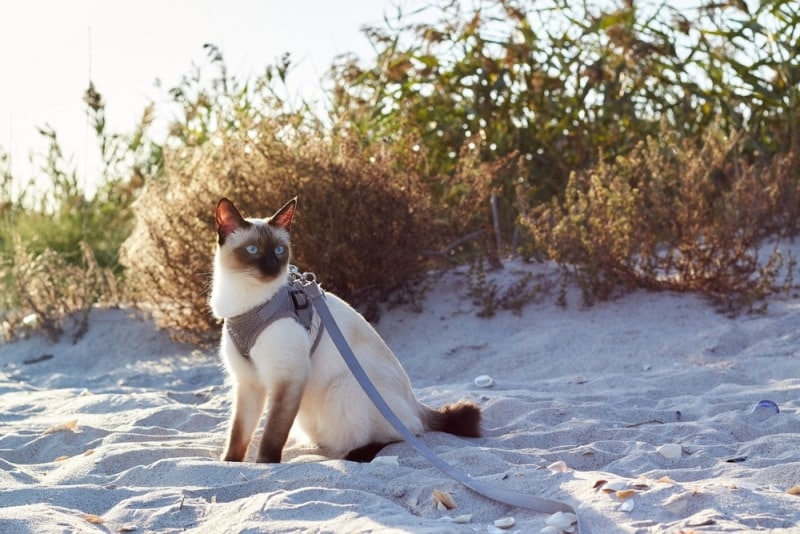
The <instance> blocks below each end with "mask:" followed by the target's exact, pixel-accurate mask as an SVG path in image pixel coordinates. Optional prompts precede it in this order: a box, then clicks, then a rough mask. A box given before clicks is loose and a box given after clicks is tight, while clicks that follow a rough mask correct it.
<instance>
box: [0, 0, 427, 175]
mask: <svg viewBox="0 0 800 534" xmlns="http://www.w3.org/2000/svg"><path fill="white" fill-rule="evenodd" d="M398 4H399V5H400V6H402V7H403V9H404V11H405V10H408V11H410V10H411V9H412V8H413V7H414V5H417V6H419V5H421V2H419V1H415V0H394V1H392V0H344V1H342V0H340V1H325V0H305V1H297V2H292V1H274V0H273V1H268V0H261V1H259V0H224V1H223V0H3V1H2V2H0V76H1V78H0V147H2V148H3V149H4V150H5V152H7V153H9V154H11V170H12V173H13V174H14V176H15V177H17V179H19V180H22V181H27V180H28V179H29V178H31V177H32V176H34V175H35V174H37V171H36V168H37V166H36V165H32V164H31V163H30V162H29V155H30V153H31V152H32V151H37V152H39V153H42V152H44V150H45V147H46V144H45V143H44V142H42V140H41V137H40V136H39V135H38V133H37V132H36V128H37V127H38V126H44V125H45V124H49V125H50V126H52V127H53V128H54V129H55V131H56V133H57V134H58V136H59V139H60V141H61V143H62V147H63V148H64V152H65V154H67V155H68V154H73V155H74V156H75V158H76V159H75V165H76V168H77V169H78V174H79V175H80V176H81V178H83V179H85V176H83V175H84V174H92V173H93V170H92V168H93V166H94V165H96V163H92V162H93V161H96V160H97V154H96V152H97V151H96V149H95V146H96V143H95V138H94V135H93V134H92V132H91V131H90V129H89V127H88V125H87V119H86V113H85V105H84V104H83V101H82V97H83V94H84V91H85V90H86V88H87V87H88V82H89V78H90V73H91V79H92V80H93V81H94V83H95V86H96V87H97V89H98V90H99V91H100V93H101V94H102V95H103V98H104V99H105V102H106V117H107V121H108V123H109V130H110V131H112V132H124V133H128V132H130V131H131V130H132V129H133V127H134V125H135V124H136V123H137V121H138V119H139V117H140V116H141V113H142V111H143V109H144V108H145V106H146V105H147V104H148V103H149V102H151V101H155V102H156V104H157V105H156V110H157V111H158V109H159V106H158V103H159V102H165V101H166V91H167V89H169V88H170V87H173V86H174V85H176V84H177V83H178V82H179V81H180V78H181V76H182V75H183V74H186V73H188V72H189V71H190V69H191V66H192V63H193V62H194V63H197V64H200V65H205V64H207V63H206V56H205V52H204V50H203V48H202V45H203V44H204V43H213V44H215V45H218V46H219V47H220V49H221V50H222V52H223V54H224V56H225V60H226V63H227V66H228V69H229V72H231V73H232V74H234V75H236V76H237V78H239V79H240V80H243V79H246V78H248V77H253V76H258V75H260V74H261V73H263V69H264V68H265V67H266V66H267V65H268V64H271V63H273V62H274V61H275V59H276V58H278V57H280V56H281V55H282V54H283V53H285V52H290V53H291V54H292V57H293V60H294V63H295V64H296V67H295V70H294V71H293V74H292V75H291V77H290V86H291V88H292V89H296V90H298V91H299V92H301V93H302V94H303V95H304V96H311V97H313V96H315V95H317V94H318V91H319V89H318V87H319V81H320V78H321V77H322V76H324V75H325V74H326V72H327V70H328V67H329V66H330V65H331V63H332V61H333V58H334V56H336V55H338V54H341V53H345V52H354V53H356V54H358V55H359V56H361V57H365V58H366V57H370V56H371V54H372V50H371V48H370V46H369V43H368V41H367V39H366V38H365V37H364V35H363V34H362V33H361V31H360V28H361V27H362V26H363V25H365V24H381V23H382V20H383V15H384V13H387V14H389V15H393V14H395V13H396V6H397V5H398ZM156 79H160V80H161V82H162V88H161V89H158V88H156V87H155V80H156ZM95 170H96V169H95Z"/></svg>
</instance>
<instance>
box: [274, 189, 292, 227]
mask: <svg viewBox="0 0 800 534" xmlns="http://www.w3.org/2000/svg"><path fill="white" fill-rule="evenodd" d="M296 207H297V197H294V198H293V199H292V200H290V201H289V202H287V203H286V204H284V205H283V207H282V208H281V209H279V210H278V211H276V212H275V215H273V216H272V217H270V218H269V224H271V225H272V226H277V227H278V228H283V229H285V230H289V229H290V227H291V226H292V219H293V218H294V210H295V208H296Z"/></svg>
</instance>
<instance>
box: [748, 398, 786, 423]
mask: <svg viewBox="0 0 800 534" xmlns="http://www.w3.org/2000/svg"><path fill="white" fill-rule="evenodd" d="M780 411H781V410H780V408H778V405H777V404H775V403H774V402H772V401H771V400H762V401H758V404H756V407H755V408H753V411H752V412H750V413H751V414H752V415H754V416H756V417H757V418H758V419H760V420H762V421H763V420H764V419H768V418H770V417H772V416H773V415H775V414H778V413H780Z"/></svg>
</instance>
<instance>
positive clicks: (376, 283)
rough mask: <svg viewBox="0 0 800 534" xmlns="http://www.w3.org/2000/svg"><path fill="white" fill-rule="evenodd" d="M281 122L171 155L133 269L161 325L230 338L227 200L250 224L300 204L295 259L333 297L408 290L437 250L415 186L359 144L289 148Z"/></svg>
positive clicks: (141, 223) (143, 209)
mask: <svg viewBox="0 0 800 534" xmlns="http://www.w3.org/2000/svg"><path fill="white" fill-rule="evenodd" d="M270 126H271V125H266V124H262V125H261V126H260V133H259V135H257V136H255V138H254V139H248V138H246V136H244V135H241V136H240V135H238V134H231V135H229V136H227V137H225V139H224V141H223V142H222V145H221V146H216V145H215V144H212V143H208V144H205V145H203V146H201V147H198V148H191V149H185V150H183V151H180V152H177V153H175V154H171V155H168V157H167V162H168V164H167V178H166V180H165V181H163V182H154V183H150V184H149V185H148V187H147V188H146V189H145V191H144V193H143V194H142V196H141V198H140V199H139V200H138V201H137V203H136V206H135V209H136V219H137V221H136V227H135V230H134V232H133V234H132V236H131V237H130V238H129V239H128V240H127V241H126V243H125V245H124V255H123V263H124V265H125V266H126V268H127V272H128V283H129V287H130V288H132V289H133V290H134V292H135V295H136V297H137V300H138V301H140V302H143V303H146V305H147V306H148V307H151V309H152V311H153V313H154V315H155V317H156V319H157V321H158V323H159V324H160V325H161V326H165V327H169V328H176V329H180V330H183V331H184V333H186V334H188V335H189V336H190V337H191V338H194V339H198V338H202V339H213V338H214V337H216V336H217V335H218V329H217V328H216V327H215V323H214V320H213V318H212V317H211V315H210V312H209V310H208V306H207V304H206V300H207V288H208V285H209V282H210V278H211V272H210V269H211V266H212V256H213V253H214V247H215V243H216V235H215V233H214V207H215V205H216V202H217V200H218V199H219V198H220V197H222V196H226V197H228V198H230V199H231V200H233V201H234V203H236V204H237V206H238V207H239V209H240V210H241V211H242V213H243V214H245V216H254V217H266V216H269V215H271V214H272V213H273V212H274V211H275V210H276V209H277V208H279V207H280V206H281V205H282V204H283V203H284V202H285V201H286V200H288V199H290V198H292V197H294V196H298V198H299V201H298V213H297V216H296V219H295V222H294V224H293V228H292V230H293V247H292V248H293V253H294V258H293V262H294V263H296V264H297V265H298V266H299V267H300V268H301V269H302V270H308V271H313V272H315V273H316V274H317V276H318V279H319V280H320V282H321V283H322V284H323V285H324V287H326V288H327V289H329V290H332V291H335V292H337V293H338V294H340V295H342V296H343V297H344V298H348V299H352V300H355V301H356V302H361V303H364V302H366V301H370V300H374V299H375V298H377V297H382V296H385V294H386V293H387V292H388V291H390V290H392V289H394V288H396V287H397V286H399V285H400V284H402V283H403V282H404V281H406V280H407V279H408V278H409V277H411V276H412V275H413V274H414V273H415V272H417V271H419V269H420V266H421V264H422V259H423V258H422V251H423V250H424V249H425V248H428V247H430V246H431V243H432V242H433V239H432V238H433V235H434V234H433V233H432V232H431V219H432V214H431V212H430V209H429V206H427V202H426V200H425V197H424V195H421V194H420V192H419V190H418V188H417V185H416V184H415V183H414V180H413V179H411V178H410V177H408V176H400V175H399V174H398V172H397V171H396V170H394V169H393V168H392V167H391V166H388V165H387V164H386V163H385V162H382V161H380V160H374V161H372V162H370V161H369V159H368V158H365V157H362V155H361V154H360V153H359V152H358V150H357V149H356V148H355V147H352V146H351V145H346V144H345V145H342V146H340V147H339V149H338V150H336V151H335V152H334V151H333V149H332V148H331V147H330V145H326V144H324V143H321V142H319V141H314V140H312V139H304V140H303V142H302V143H296V144H295V143H292V144H291V145H290V144H287V143H284V142H282V141H279V140H276V139H275V138H274V137H273V132H272V131H271V129H270Z"/></svg>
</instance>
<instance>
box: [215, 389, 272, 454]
mask: <svg viewBox="0 0 800 534" xmlns="http://www.w3.org/2000/svg"><path fill="white" fill-rule="evenodd" d="M266 397H267V392H266V390H265V389H264V386H262V385H261V384H258V383H253V382H250V383H247V382H244V383H243V382H239V383H237V384H236V386H235V391H234V403H233V416H232V417H231V424H230V430H229V432H228V441H227V443H226V444H225V450H224V452H223V453H222V459H223V460H224V461H226V462H241V461H242V460H244V457H245V455H246V454H247V447H248V445H250V440H251V439H252V438H253V432H254V431H255V429H256V425H257V424H258V420H259V419H260V418H261V413H262V412H263V411H264V402H265V400H266Z"/></svg>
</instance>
